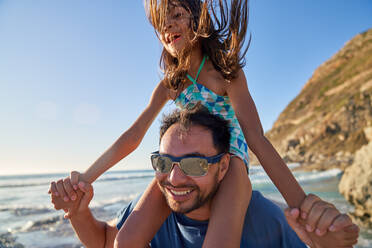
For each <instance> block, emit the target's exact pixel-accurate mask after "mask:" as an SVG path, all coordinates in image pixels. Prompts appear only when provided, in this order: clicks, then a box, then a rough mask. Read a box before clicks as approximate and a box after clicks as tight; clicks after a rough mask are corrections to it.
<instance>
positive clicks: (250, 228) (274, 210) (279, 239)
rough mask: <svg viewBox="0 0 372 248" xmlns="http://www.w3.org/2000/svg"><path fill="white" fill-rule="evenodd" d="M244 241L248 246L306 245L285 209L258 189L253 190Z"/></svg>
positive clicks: (245, 225)
mask: <svg viewBox="0 0 372 248" xmlns="http://www.w3.org/2000/svg"><path fill="white" fill-rule="evenodd" d="M242 242H243V243H245V244H247V247H256V246H257V247H258V246H259V247H306V246H305V245H304V244H303V242H302V241H301V240H300V239H299V238H298V237H297V235H296V233H295V232H294V231H293V230H292V228H291V227H290V226H289V225H288V223H287V220H286V218H285V216H284V213H283V211H282V210H281V209H280V208H279V207H278V206H277V205H276V204H275V203H273V202H272V201H271V200H269V199H267V198H265V197H264V196H263V195H262V194H261V193H260V192H258V191H253V192H252V198H251V202H250V204H249V207H248V210H247V214H246V218H245V223H244V229H243V236H242ZM253 244H254V245H255V246H252V245H253Z"/></svg>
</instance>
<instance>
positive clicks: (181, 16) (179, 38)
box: [160, 5, 194, 57]
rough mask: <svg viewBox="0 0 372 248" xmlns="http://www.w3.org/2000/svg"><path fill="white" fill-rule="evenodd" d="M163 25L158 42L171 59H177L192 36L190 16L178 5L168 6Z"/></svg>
mask: <svg viewBox="0 0 372 248" xmlns="http://www.w3.org/2000/svg"><path fill="white" fill-rule="evenodd" d="M164 24H165V25H164V30H163V31H162V32H160V41H161V43H162V44H163V46H164V48H165V49H166V50H167V51H168V52H169V53H170V54H171V55H172V56H173V57H177V55H178V54H180V52H181V51H182V49H184V48H185V47H186V46H187V45H188V44H189V42H190V40H191V39H192V37H193V35H194V34H193V32H192V30H191V28H190V26H191V15H190V13H189V12H188V11H187V10H186V9H184V8H183V7H181V6H180V5H174V6H170V7H169V11H168V14H167V16H166V19H165V23H164Z"/></svg>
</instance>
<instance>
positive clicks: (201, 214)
mask: <svg viewBox="0 0 372 248" xmlns="http://www.w3.org/2000/svg"><path fill="white" fill-rule="evenodd" d="M211 205H212V204H211V202H209V203H206V204H204V205H203V206H201V207H200V208H198V209H195V210H193V211H191V212H189V213H187V214H185V216H187V217H188V218H190V219H193V220H197V221H206V220H209V217H210V213H211Z"/></svg>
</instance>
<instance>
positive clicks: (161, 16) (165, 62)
mask: <svg viewBox="0 0 372 248" xmlns="http://www.w3.org/2000/svg"><path fill="white" fill-rule="evenodd" d="M174 6H182V7H183V8H184V9H186V11H188V12H189V13H190V14H191V16H192V18H191V22H190V27H191V29H192V31H193V33H194V35H195V37H194V38H193V39H191V40H190V44H189V46H187V47H186V48H185V49H184V50H183V51H182V52H180V54H178V55H177V57H173V56H172V55H171V54H170V53H168V52H167V51H166V49H165V48H164V49H163V52H162V55H161V57H160V68H161V70H162V71H163V73H164V81H165V82H166V85H167V86H168V87H169V88H171V89H173V90H180V88H181V89H182V85H183V84H184V83H185V82H186V74H187V71H188V69H189V68H190V56H189V55H190V52H191V49H192V47H193V45H195V44H196V42H199V41H200V44H201V49H202V52H203V54H205V55H208V57H209V59H210V60H211V62H212V63H213V66H214V68H215V69H216V70H217V71H219V72H220V73H221V75H222V76H223V78H224V79H225V80H226V81H227V82H230V81H231V80H232V79H234V78H236V76H237V72H238V71H239V69H241V68H242V67H244V65H245V59H244V57H245V54H246V52H247V50H248V47H249V44H250V41H251V36H249V40H248V42H247V44H245V43H246V42H245V37H246V34H247V25H248V0H231V3H230V4H228V3H227V0H204V1H201V0H145V9H146V13H147V16H148V18H149V21H150V23H151V24H152V26H153V27H154V29H155V32H156V34H157V35H158V36H159V34H161V32H162V30H164V27H165V20H166V16H167V13H168V10H169V8H170V7H174Z"/></svg>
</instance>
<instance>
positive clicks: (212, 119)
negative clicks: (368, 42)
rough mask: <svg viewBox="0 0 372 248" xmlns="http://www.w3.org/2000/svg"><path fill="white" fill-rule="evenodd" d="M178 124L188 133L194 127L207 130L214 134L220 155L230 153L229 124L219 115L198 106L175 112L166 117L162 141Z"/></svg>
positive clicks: (161, 133)
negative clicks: (173, 126) (197, 126)
mask: <svg viewBox="0 0 372 248" xmlns="http://www.w3.org/2000/svg"><path fill="white" fill-rule="evenodd" d="M176 123H178V124H179V125H180V127H181V129H182V130H184V131H186V132H187V130H188V129H189V128H190V126H192V125H199V126H202V127H205V128H207V129H208V130H210V131H211V132H212V137H213V144H214V146H215V148H216V150H217V151H218V153H222V152H226V153H227V152H229V149H230V132H229V127H228V124H229V122H228V121H227V120H225V119H222V118H221V117H219V116H217V115H214V114H211V113H210V112H209V111H208V109H207V108H206V107H204V106H203V105H201V104H196V105H195V107H193V108H192V109H185V110H181V111H180V110H175V111H174V112H172V113H171V114H169V115H166V116H164V117H163V121H162V123H161V126H160V141H161V139H162V138H163V135H164V133H165V132H166V131H167V130H168V129H169V128H170V127H171V126H172V125H173V124H176ZM160 141H159V142H160Z"/></svg>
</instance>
